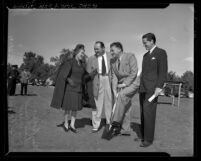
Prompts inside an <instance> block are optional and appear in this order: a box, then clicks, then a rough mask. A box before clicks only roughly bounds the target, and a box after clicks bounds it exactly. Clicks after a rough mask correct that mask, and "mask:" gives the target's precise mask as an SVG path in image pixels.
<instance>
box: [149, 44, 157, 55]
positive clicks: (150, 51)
mask: <svg viewBox="0 0 201 161" xmlns="http://www.w3.org/2000/svg"><path fill="white" fill-rule="evenodd" d="M155 48H156V45H154V46H153V48H151V50H149V53H150V54H151V53H152V51H153V50H154V49H155Z"/></svg>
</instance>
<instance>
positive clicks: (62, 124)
mask: <svg viewBox="0 0 201 161" xmlns="http://www.w3.org/2000/svg"><path fill="white" fill-rule="evenodd" d="M57 127H62V128H63V129H64V131H65V132H68V130H69V127H68V128H67V127H66V126H65V123H64V122H63V123H61V124H60V125H57Z"/></svg>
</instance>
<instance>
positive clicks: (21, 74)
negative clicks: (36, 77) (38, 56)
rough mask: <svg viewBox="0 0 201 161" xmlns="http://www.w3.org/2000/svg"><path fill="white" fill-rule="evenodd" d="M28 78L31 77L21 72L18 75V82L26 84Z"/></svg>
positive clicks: (27, 73)
mask: <svg viewBox="0 0 201 161" xmlns="http://www.w3.org/2000/svg"><path fill="white" fill-rule="evenodd" d="M30 77H31V75H30V73H29V72H24V71H22V73H20V82H21V83H26V84H27V83H28V80H29V78H30Z"/></svg>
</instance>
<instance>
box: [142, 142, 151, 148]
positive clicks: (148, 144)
mask: <svg viewBox="0 0 201 161" xmlns="http://www.w3.org/2000/svg"><path fill="white" fill-rule="evenodd" d="M151 144H152V142H148V141H142V142H141V144H140V147H144V148H145V147H148V146H150V145H151Z"/></svg>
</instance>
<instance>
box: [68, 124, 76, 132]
mask: <svg viewBox="0 0 201 161" xmlns="http://www.w3.org/2000/svg"><path fill="white" fill-rule="evenodd" d="M69 129H70V131H72V132H73V133H77V129H74V128H72V127H71V126H69Z"/></svg>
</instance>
